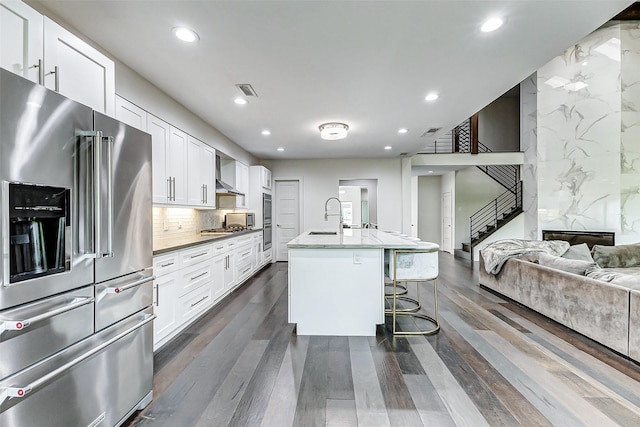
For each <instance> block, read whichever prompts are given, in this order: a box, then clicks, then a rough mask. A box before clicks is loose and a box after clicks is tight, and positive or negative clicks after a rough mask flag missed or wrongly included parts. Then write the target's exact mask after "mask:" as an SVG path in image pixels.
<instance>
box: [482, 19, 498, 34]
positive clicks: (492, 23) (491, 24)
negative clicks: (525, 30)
mask: <svg viewBox="0 0 640 427" xmlns="http://www.w3.org/2000/svg"><path fill="white" fill-rule="evenodd" d="M503 23H504V21H503V20H502V19H501V18H491V19H488V20H487V21H485V23H484V24H482V26H481V27H480V31H482V32H483V33H490V32H491V31H495V30H497V29H498V28H500V27H502V24H503Z"/></svg>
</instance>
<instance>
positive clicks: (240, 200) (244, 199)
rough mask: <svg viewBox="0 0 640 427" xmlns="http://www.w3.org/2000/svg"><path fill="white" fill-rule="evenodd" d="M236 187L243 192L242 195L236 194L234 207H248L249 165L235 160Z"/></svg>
mask: <svg viewBox="0 0 640 427" xmlns="http://www.w3.org/2000/svg"><path fill="white" fill-rule="evenodd" d="M236 189H237V190H238V191H240V192H241V193H243V194H244V195H243V196H236V207H237V208H244V209H246V208H247V207H248V200H249V166H247V165H245V164H243V163H240V162H236Z"/></svg>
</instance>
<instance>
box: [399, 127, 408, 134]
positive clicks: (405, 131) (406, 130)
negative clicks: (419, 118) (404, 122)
mask: <svg viewBox="0 0 640 427" xmlns="http://www.w3.org/2000/svg"><path fill="white" fill-rule="evenodd" d="M407 132H409V129H407V128H400V129H398V133H407Z"/></svg>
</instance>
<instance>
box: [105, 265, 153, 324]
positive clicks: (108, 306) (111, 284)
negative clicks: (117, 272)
mask: <svg viewBox="0 0 640 427" xmlns="http://www.w3.org/2000/svg"><path fill="white" fill-rule="evenodd" d="M152 273H153V270H152V269H151V268H147V269H146V270H143V271H141V272H138V273H134V274H130V275H128V276H124V277H120V278H118V279H114V280H110V281H108V282H104V283H99V284H97V285H96V331H100V330H102V329H104V328H106V327H107V326H109V325H112V324H114V323H116V322H117V321H119V320H120V319H124V318H125V317H127V316H130V315H132V314H133V313H137V312H138V311H140V310H142V309H143V308H145V307H148V306H150V305H151V304H152V303H153V279H154V277H153V274H152Z"/></svg>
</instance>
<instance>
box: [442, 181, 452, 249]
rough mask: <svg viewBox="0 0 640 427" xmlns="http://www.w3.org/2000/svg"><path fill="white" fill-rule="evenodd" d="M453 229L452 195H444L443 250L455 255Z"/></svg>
mask: <svg viewBox="0 0 640 427" xmlns="http://www.w3.org/2000/svg"><path fill="white" fill-rule="evenodd" d="M451 234H452V228H451V193H450V192H447V193H443V194H442V250H443V251H445V252H449V253H453V246H452V243H451V242H452V235H451Z"/></svg>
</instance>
